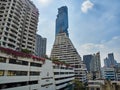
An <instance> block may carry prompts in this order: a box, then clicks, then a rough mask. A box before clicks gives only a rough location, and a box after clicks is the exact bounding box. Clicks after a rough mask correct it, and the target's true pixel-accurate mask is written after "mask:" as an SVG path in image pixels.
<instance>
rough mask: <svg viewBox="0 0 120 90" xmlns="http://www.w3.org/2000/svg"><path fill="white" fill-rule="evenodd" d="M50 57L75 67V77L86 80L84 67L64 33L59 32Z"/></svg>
mask: <svg viewBox="0 0 120 90" xmlns="http://www.w3.org/2000/svg"><path fill="white" fill-rule="evenodd" d="M51 58H52V59H58V60H60V61H63V62H65V63H67V64H70V65H72V66H74V67H75V78H76V79H79V80H80V81H82V82H85V81H86V67H85V64H83V62H82V61H81V57H80V56H79V54H78V52H77V50H76V49H75V48H74V46H73V44H72V42H71V40H70V39H69V37H68V36H67V35H66V33H59V34H58V35H57V36H56V37H55V42H54V45H53V49H52V52H51Z"/></svg>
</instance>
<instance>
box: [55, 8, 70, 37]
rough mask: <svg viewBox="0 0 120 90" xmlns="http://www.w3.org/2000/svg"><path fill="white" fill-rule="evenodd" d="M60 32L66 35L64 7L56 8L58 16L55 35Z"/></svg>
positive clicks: (66, 10)
mask: <svg viewBox="0 0 120 90" xmlns="http://www.w3.org/2000/svg"><path fill="white" fill-rule="evenodd" d="M61 32H64V33H66V35H67V36H69V34H68V8H67V7H66V6H62V7H60V8H58V14H57V18H56V34H55V36H56V35H57V34H59V33H61Z"/></svg>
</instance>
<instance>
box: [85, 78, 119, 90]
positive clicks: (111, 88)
mask: <svg viewBox="0 0 120 90" xmlns="http://www.w3.org/2000/svg"><path fill="white" fill-rule="evenodd" d="M87 88H88V89H87V90H120V82H119V81H109V80H89V81H88V86H87Z"/></svg>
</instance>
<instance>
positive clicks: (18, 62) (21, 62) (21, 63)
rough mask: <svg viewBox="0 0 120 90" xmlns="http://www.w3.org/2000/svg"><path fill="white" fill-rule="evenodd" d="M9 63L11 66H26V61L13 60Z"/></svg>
mask: <svg viewBox="0 0 120 90" xmlns="http://www.w3.org/2000/svg"><path fill="white" fill-rule="evenodd" d="M9 63H12V64H19V65H28V62H27V61H22V60H15V59H10V60H9Z"/></svg>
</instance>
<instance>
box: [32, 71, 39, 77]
mask: <svg viewBox="0 0 120 90" xmlns="http://www.w3.org/2000/svg"><path fill="white" fill-rule="evenodd" d="M38 75H40V72H30V76H38Z"/></svg>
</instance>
